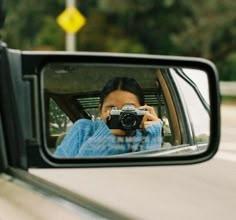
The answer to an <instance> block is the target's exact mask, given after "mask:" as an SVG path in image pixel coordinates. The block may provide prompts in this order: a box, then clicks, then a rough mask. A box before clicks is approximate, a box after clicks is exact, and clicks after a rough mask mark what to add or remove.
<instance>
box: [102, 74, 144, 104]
mask: <svg viewBox="0 0 236 220" xmlns="http://www.w3.org/2000/svg"><path fill="white" fill-rule="evenodd" d="M116 90H122V91H127V92H130V93H133V94H134V95H136V96H137V98H138V100H139V103H140V105H144V94H143V90H142V88H141V87H140V85H139V84H138V82H137V81H136V80H135V79H133V78H128V77H114V78H112V79H110V80H109V81H108V82H107V83H106V84H105V86H104V87H103V89H102V91H101V95H100V104H101V106H102V105H103V102H104V100H105V98H106V97H107V96H108V95H109V94H110V93H111V92H113V91H116Z"/></svg>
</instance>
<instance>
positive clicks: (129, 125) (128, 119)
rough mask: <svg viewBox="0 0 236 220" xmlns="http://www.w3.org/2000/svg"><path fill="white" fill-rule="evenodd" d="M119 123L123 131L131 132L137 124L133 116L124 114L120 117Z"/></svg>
mask: <svg viewBox="0 0 236 220" xmlns="http://www.w3.org/2000/svg"><path fill="white" fill-rule="evenodd" d="M120 122H121V125H122V127H123V129H125V130H133V129H135V126H136V124H137V117H136V115H135V114H132V113H126V114H122V115H121V116H120Z"/></svg>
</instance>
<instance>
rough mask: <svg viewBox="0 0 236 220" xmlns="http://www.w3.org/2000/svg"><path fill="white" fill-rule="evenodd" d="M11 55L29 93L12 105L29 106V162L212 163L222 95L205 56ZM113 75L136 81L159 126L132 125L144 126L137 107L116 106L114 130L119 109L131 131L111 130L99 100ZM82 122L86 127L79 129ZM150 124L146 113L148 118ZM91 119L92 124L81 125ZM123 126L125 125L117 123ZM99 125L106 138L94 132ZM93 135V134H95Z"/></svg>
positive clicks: (73, 164) (26, 119) (24, 128)
mask: <svg viewBox="0 0 236 220" xmlns="http://www.w3.org/2000/svg"><path fill="white" fill-rule="evenodd" d="M8 57H9V63H10V69H11V75H12V76H13V77H14V74H16V72H18V73H17V74H18V75H19V74H21V76H22V77H21V79H23V80H22V81H21V82H18V86H20V87H21V89H24V92H25V93H27V96H25V98H24V101H23V102H25V105H24V107H23V106H22V103H20V102H19V100H17V102H18V105H17V108H18V110H19V112H22V108H24V109H27V111H25V112H26V113H22V119H21V120H20V121H21V128H22V133H23V134H24V135H23V136H24V140H25V143H26V145H25V150H26V152H27V153H28V155H27V160H28V164H29V166H32V167H33V166H34V167H35V166H37V167H45V166H46V167H47V166H48V167H50V166H53V167H97V166H146V165H172V164H192V163H198V162H202V161H206V160H209V159H210V158H212V157H213V156H214V154H215V153H216V152H217V149H218V145H219V138H220V98H219V97H220V95H219V85H218V76H217V70H216V68H215V66H214V64H213V63H211V62H210V61H208V60H205V59H200V58H187V57H173V56H155V55H134V54H133V55H131V54H112V53H80V52H77V53H62V52H53V53H44V52H24V51H23V52H21V53H19V52H16V51H11V50H10V51H8ZM17 57H18V58H17ZM13 60H14V62H13ZM16 61H17V62H18V64H17V62H16ZM21 61H22V62H21ZM17 65H18V67H19V69H18V67H17ZM17 69H18V70H17ZM114 77H128V78H132V79H134V80H135V81H136V82H138V84H139V85H140V86H141V88H142V90H143V93H144V99H145V104H146V105H147V106H149V107H151V108H152V110H153V112H155V115H156V116H157V117H158V118H159V119H160V120H161V121H159V125H157V124H155V123H153V124H154V125H151V126H149V127H148V126H147V127H145V128H144V127H142V126H141V125H139V124H138V127H135V128H134V127H132V126H133V123H134V124H136V123H140V124H141V123H142V120H143V118H144V117H146V116H143V115H142V114H141V113H140V112H139V111H140V110H139V107H140V106H136V107H134V109H131V110H132V111H129V110H128V111H127V109H125V110H124V109H122V108H120V107H118V106H116V103H113V104H112V105H114V106H113V107H116V108H117V109H118V111H115V114H116V116H115V119H114V120H115V123H116V126H118V127H115V128H118V129H121V130H125V128H124V125H123V124H122V123H123V122H122V119H121V115H122V114H123V115H125V117H126V121H125V123H126V125H127V126H128V127H129V128H128V130H129V131H128V132H127V131H125V134H124V135H122V136H121V135H119V136H116V135H114V134H113V133H112V132H110V129H109V127H107V125H106V121H104V120H102V119H103V118H102V117H101V115H102V114H101V108H99V106H101V104H103V103H101V90H102V88H103V87H104V85H105V84H106V82H108V81H109V80H110V79H113V78H114ZM23 87H24V88H23ZM121 90H122V89H121ZM130 91H131V90H130ZM14 95H15V96H17V94H14ZM106 97H107V96H105V98H106ZM27 98H28V99H27ZM127 102H128V101H127ZM131 102H132V99H131ZM126 104H128V103H126ZM140 105H141V104H140ZM109 107H111V106H109ZM109 111H110V110H109ZM148 113H150V111H149V112H148ZM24 114H27V115H24ZM139 114H141V116H140V115H139ZM153 114H154V113H153ZM131 116H132V117H131ZM139 117H141V118H140V120H139ZM150 117H151V116H150ZM81 121H82V124H81V126H83V127H82V128H79V126H80V122H81ZM97 121H98V122H99V123H98V124H96V123H97ZM151 122H152V119H150V118H148V119H147V123H148V124H152V123H151ZM94 123H95V124H96V125H93V124H94ZM88 124H89V126H90V128H89V129H88V130H86V126H87V125H88ZM121 125H122V126H123V127H119V126H121ZM104 126H105V127H106V128H105V127H104ZM101 127H102V129H105V130H106V132H105V133H104V134H109V135H108V136H106V135H105V136H102V135H101V136H99V135H98V134H97V133H99V131H100V130H99V129H101ZM130 127H131V128H130ZM155 129H156V130H155ZM130 130H131V131H132V132H133V133H132V132H130ZM81 132H82V133H81ZM101 132H102V131H101ZM109 132H110V133H109ZM94 133H96V135H97V136H95V137H93V135H94ZM143 133H145V138H143V136H142V134H143ZM140 143H141V145H140ZM131 144H132V146H131ZM120 145H121V146H120ZM117 149H122V150H121V151H119V150H117ZM32 155H34V156H32Z"/></svg>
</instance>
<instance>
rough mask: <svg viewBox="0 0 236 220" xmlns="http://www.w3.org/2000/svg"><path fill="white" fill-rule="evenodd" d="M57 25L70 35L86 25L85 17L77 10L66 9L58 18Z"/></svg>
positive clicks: (73, 8)
mask: <svg viewBox="0 0 236 220" xmlns="http://www.w3.org/2000/svg"><path fill="white" fill-rule="evenodd" d="M57 23H58V24H59V25H60V26H61V27H62V28H63V29H64V30H65V31H66V32H68V33H76V32H77V31H79V29H81V28H82V27H83V26H84V25H85V23H86V19H85V17H84V16H83V15H82V14H81V13H80V12H79V11H78V10H77V9H76V8H75V7H68V8H66V9H65V10H64V11H63V12H62V13H61V14H60V15H59V16H58V17H57Z"/></svg>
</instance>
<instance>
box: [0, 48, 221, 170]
mask: <svg viewBox="0 0 236 220" xmlns="http://www.w3.org/2000/svg"><path fill="white" fill-rule="evenodd" d="M3 49H4V50H5V54H6V59H7V61H8V64H9V65H8V68H9V73H7V74H8V75H9V80H7V82H6V83H7V85H8V87H9V88H8V90H10V87H11V88H12V94H11V98H7V97H6V92H5V93H4V94H3V93H2V91H3V90H4V91H5V87H6V85H3V84H4V83H3V81H1V93H2V94H1V98H2V100H1V102H8V104H7V107H4V108H3V115H4V117H5V118H6V117H8V114H9V115H11V116H10V117H12V118H14V122H12V124H11V125H9V126H10V127H9V128H8V129H7V130H6V132H7V134H6V137H8V139H11V138H10V137H11V135H10V132H11V133H12V134H15V138H14V139H15V140H14V141H13V140H11V141H10V140H9V142H8V145H7V148H8V149H7V151H8V152H9V154H10V155H12V156H11V158H12V159H11V160H10V161H9V163H10V165H12V166H15V167H22V168H24V169H27V168H30V167H58V168H61V167H71V168H73V167H114V166H119V167H121V166H154V165H180V164H182V165H183V164H194V163H199V162H203V161H206V160H209V159H211V158H212V157H213V156H214V155H215V153H216V152H217V149H218V146H219V141H220V91H219V83H218V74H217V70H216V68H215V66H214V64H213V63H211V62H210V61H208V60H205V59H201V58H190V57H175V56H158V55H136V54H114V53H92V52H91V53H88V52H76V53H67V52H37V51H36V52H28V51H17V50H11V49H7V48H6V47H3ZM65 62H66V63H75V62H77V63H86V64H91V65H92V64H94V63H96V64H109V65H110V64H112V65H122V64H131V65H134V64H135V65H147V66H152V65H158V66H161V67H175V66H181V67H184V68H194V69H201V70H204V71H205V72H206V73H207V77H208V82H209V95H210V97H209V101H210V106H211V109H210V117H211V120H210V139H209V147H208V149H207V150H206V151H205V152H203V153H200V154H197V155H194V154H193V155H181V156H171V157H166V156H162V157H145V156H139V157H108V158H56V157H53V156H52V155H51V154H50V153H49V152H48V150H47V146H46V145H47V142H46V140H45V129H44V128H45V124H44V117H45V114H44V111H43V99H42V93H43V92H42V76H41V71H42V69H43V68H44V66H46V65H47V64H49V63H59V64H60V63H65ZM4 75H6V72H5V73H1V79H3V78H4V77H5V76H4ZM2 88H4V89H2ZM10 106H12V108H14V109H13V110H14V111H13V112H12V113H10V112H9V111H10V110H9V109H10V108H11V107H10ZM1 111H2V110H1ZM6 123H7V122H6ZM13 142H14V143H13ZM16 158H19V159H18V160H17V159H16Z"/></svg>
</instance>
